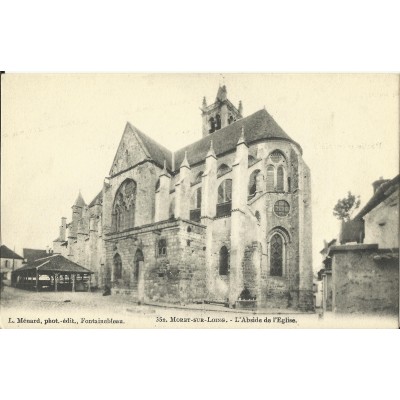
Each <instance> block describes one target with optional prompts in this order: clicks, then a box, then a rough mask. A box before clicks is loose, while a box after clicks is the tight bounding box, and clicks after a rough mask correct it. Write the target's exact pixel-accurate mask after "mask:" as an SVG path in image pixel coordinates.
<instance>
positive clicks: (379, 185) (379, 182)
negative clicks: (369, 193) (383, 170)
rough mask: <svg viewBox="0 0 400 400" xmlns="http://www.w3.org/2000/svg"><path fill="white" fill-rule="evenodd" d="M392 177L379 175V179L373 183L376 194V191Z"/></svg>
mask: <svg viewBox="0 0 400 400" xmlns="http://www.w3.org/2000/svg"><path fill="white" fill-rule="evenodd" d="M389 181H390V179H383V177H382V176H380V177H379V179H378V180H376V181H375V182H373V183H372V187H373V188H374V194H375V193H376V191H377V190H378V189H379V188H380V187H381V186H382V185H383V184H384V183H386V182H389Z"/></svg>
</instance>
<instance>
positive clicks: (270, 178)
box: [267, 165, 275, 192]
mask: <svg viewBox="0 0 400 400" xmlns="http://www.w3.org/2000/svg"><path fill="white" fill-rule="evenodd" d="M274 190H275V168H274V167H273V166H272V165H268V167H267V192H273V191H274Z"/></svg>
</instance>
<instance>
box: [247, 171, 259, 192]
mask: <svg viewBox="0 0 400 400" xmlns="http://www.w3.org/2000/svg"><path fill="white" fill-rule="evenodd" d="M259 173H260V170H259V169H256V170H255V171H253V172H252V173H251V175H250V178H249V185H248V192H249V193H248V195H249V197H253V196H254V195H255V194H256V192H257V176H258V174H259Z"/></svg>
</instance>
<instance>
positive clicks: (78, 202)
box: [74, 191, 86, 207]
mask: <svg viewBox="0 0 400 400" xmlns="http://www.w3.org/2000/svg"><path fill="white" fill-rule="evenodd" d="M74 206H76V207H85V206H86V203H85V200H83V197H82V194H81V191H79V194H78V197H77V198H76V200H75V203H74Z"/></svg>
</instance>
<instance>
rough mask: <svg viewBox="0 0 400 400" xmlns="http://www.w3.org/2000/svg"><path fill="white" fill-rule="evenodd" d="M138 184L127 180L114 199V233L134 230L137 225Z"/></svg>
mask: <svg viewBox="0 0 400 400" xmlns="http://www.w3.org/2000/svg"><path fill="white" fill-rule="evenodd" d="M135 205H136V182H135V181H133V180H132V179H126V180H125V181H124V182H123V183H122V184H121V186H120V187H119V189H118V190H117V193H116V195H115V198H114V204H113V212H112V226H113V231H114V232H119V231H122V230H125V229H129V228H133V227H134V224H135Z"/></svg>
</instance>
